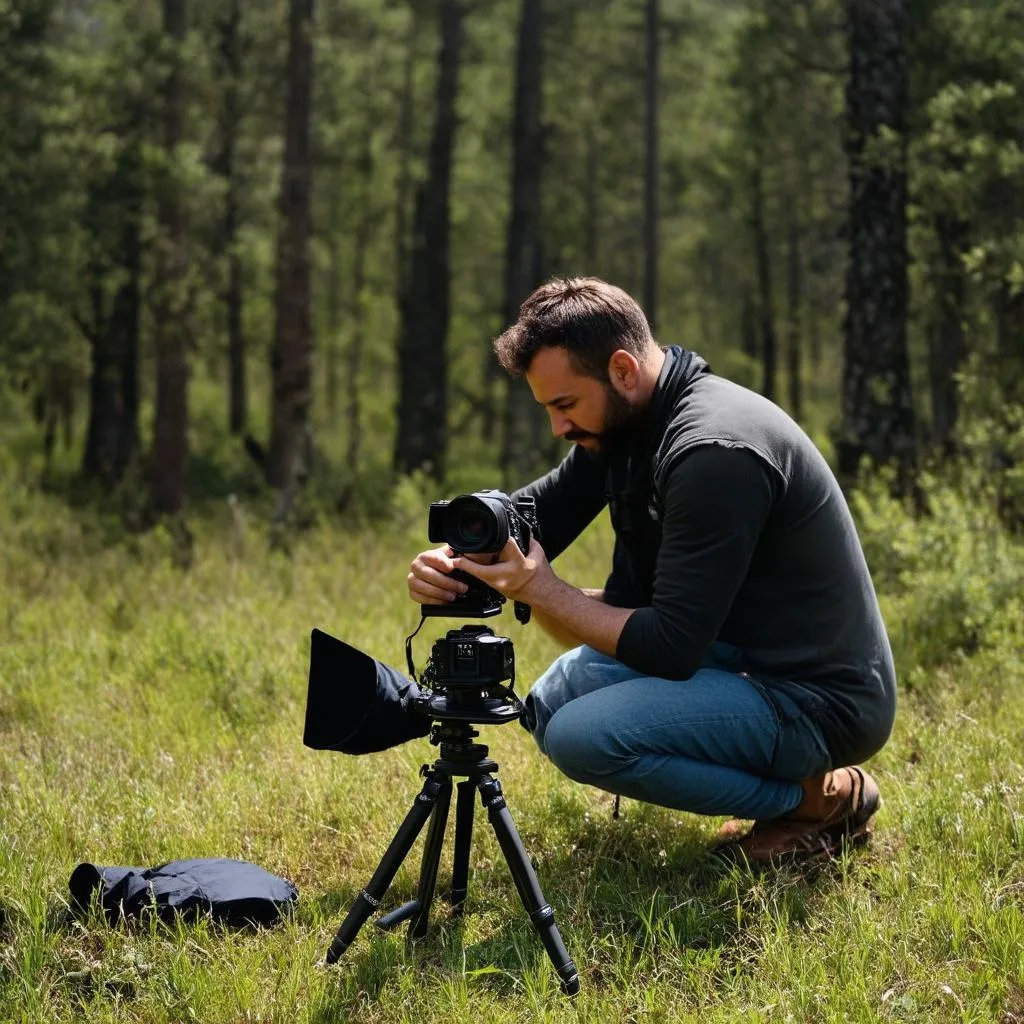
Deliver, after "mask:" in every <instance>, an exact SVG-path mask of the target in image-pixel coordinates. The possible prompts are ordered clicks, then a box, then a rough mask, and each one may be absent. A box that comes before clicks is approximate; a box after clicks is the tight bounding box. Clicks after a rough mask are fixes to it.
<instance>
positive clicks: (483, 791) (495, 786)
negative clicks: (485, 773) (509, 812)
mask: <svg viewBox="0 0 1024 1024" xmlns="http://www.w3.org/2000/svg"><path fill="white" fill-rule="evenodd" d="M479 786H480V800H481V802H482V803H483V805H484V807H486V808H487V810H488V812H489V813H490V814H496V813H497V812H498V811H500V810H501V809H502V808H503V807H505V806H506V804H505V797H504V795H503V794H502V792H501V783H500V782H499V781H498V780H497V779H492V778H486V779H485V780H484V781H481V782H480V783H479Z"/></svg>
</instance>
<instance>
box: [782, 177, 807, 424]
mask: <svg viewBox="0 0 1024 1024" xmlns="http://www.w3.org/2000/svg"><path fill="white" fill-rule="evenodd" d="M798 211H799V208H798V205H797V199H796V196H790V200H789V213H788V216H789V224H788V226H787V230H786V299H787V301H786V306H787V309H786V319H787V323H786V376H787V377H788V379H789V409H790V412H791V413H792V415H793V418H794V419H797V420H799V419H800V418H801V417H802V416H803V399H804V393H803V386H802V382H801V379H800V376H801V372H802V367H801V351H800V349H801V338H800V335H801V332H802V329H803V317H802V313H803V273H802V266H801V263H800V217H799V212H798Z"/></svg>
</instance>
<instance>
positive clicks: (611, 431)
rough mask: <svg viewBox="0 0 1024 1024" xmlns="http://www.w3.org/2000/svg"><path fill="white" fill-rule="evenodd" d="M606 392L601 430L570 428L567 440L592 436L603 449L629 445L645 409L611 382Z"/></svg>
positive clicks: (607, 385) (579, 439) (606, 387)
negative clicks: (595, 431) (621, 393)
mask: <svg viewBox="0 0 1024 1024" xmlns="http://www.w3.org/2000/svg"><path fill="white" fill-rule="evenodd" d="M605 394H606V395H607V398H608V402H607V405H606V406H605V410H604V422H603V423H602V425H601V430H600V431H599V432H598V433H596V434H592V433H590V432H589V431H586V430H570V431H569V433H568V434H566V435H565V439H566V440H567V441H582V440H584V439H585V438H590V439H592V440H594V441H596V442H597V443H598V445H599V447H600V448H601V450H602V451H608V450H611V449H616V448H627V447H629V445H630V444H631V443H632V441H633V439H634V437H635V435H636V427H637V426H638V424H639V423H640V421H641V420H642V419H643V410H641V409H637V408H635V407H634V406H633V405H632V404H631V403H630V401H629V399H627V398H624V397H623V396H622V395H620V394H619V393H618V391H616V390H615V389H614V388H613V387H612V386H611V385H610V384H606V385H605Z"/></svg>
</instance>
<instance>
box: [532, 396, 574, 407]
mask: <svg viewBox="0 0 1024 1024" xmlns="http://www.w3.org/2000/svg"><path fill="white" fill-rule="evenodd" d="M571 401H573V396H572V395H555V397H554V398H549V399H548V400H547V401H546V402H541V403H540V404H541V405H558V403H559V402H571Z"/></svg>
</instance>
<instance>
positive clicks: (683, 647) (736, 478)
mask: <svg viewBox="0 0 1024 1024" xmlns="http://www.w3.org/2000/svg"><path fill="white" fill-rule="evenodd" d="M778 487H781V480H780V478H779V477H778V474H777V473H776V471H775V470H773V469H772V468H771V467H770V466H769V465H768V464H767V463H766V462H765V461H764V460H762V459H761V458H760V456H758V455H756V454H754V453H753V452H751V451H748V450H746V449H742V448H727V447H724V446H722V445H716V444H709V445H704V446H702V447H700V448H697V449H695V450H694V451H692V452H690V453H689V454H687V455H686V456H684V457H683V458H682V459H681V460H680V461H679V463H678V464H677V465H676V466H674V467H673V468H672V469H671V470H670V472H669V474H668V478H667V480H666V484H665V491H664V502H663V513H662V539H661V547H660V549H659V552H658V560H657V564H656V569H655V577H654V593H653V597H652V601H651V604H650V606H649V607H645V608H638V609H637V610H636V611H635V612H633V614H632V615H631V616H630V617H629V618H628V619H627V620H626V624H625V626H624V627H623V629H622V633H621V635H620V636H619V642H618V645H617V648H616V658H617V659H618V660H619V661H621V662H623V663H624V664H626V665H628V666H629V667H630V668H633V669H636V670H637V671H638V672H642V673H643V674H644V675H650V676H657V677H659V678H662V679H689V678H690V676H692V675H693V673H694V672H696V671H697V669H698V668H699V667H700V664H701V661H702V660H703V657H704V655H705V653H706V652H707V650H708V648H709V647H710V646H711V644H712V643H713V642H714V640H715V639H716V637H717V636H718V631H719V630H720V629H721V627H722V624H723V623H724V622H725V620H726V618H727V616H728V614H729V610H730V609H731V607H732V603H733V601H734V599H735V597H736V594H737V592H738V591H739V589H740V586H741V585H742V583H743V580H744V579H745V577H746V575H747V570H748V569H749V567H750V560H751V557H752V556H753V553H754V549H755V548H756V547H757V542H758V538H759V537H760V535H761V531H762V529H763V528H764V525H765V523H766V522H767V519H768V516H769V515H770V513H771V510H772V507H773V504H774V500H775V493H776V489H777V488H778Z"/></svg>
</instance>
